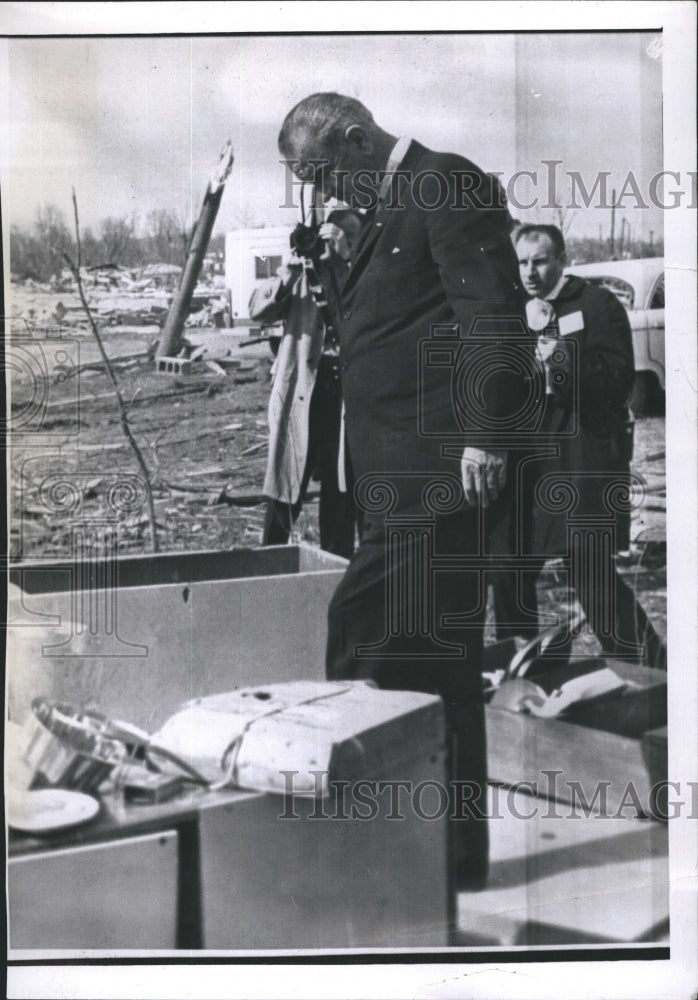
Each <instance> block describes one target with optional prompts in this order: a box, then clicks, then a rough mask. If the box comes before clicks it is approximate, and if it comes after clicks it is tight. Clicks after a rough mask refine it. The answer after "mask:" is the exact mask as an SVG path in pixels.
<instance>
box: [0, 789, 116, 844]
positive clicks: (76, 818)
mask: <svg viewBox="0 0 698 1000" xmlns="http://www.w3.org/2000/svg"><path fill="white" fill-rule="evenodd" d="M5 809H6V816H7V825H8V826H11V827H12V828H13V829H14V830H22V831H23V832H24V833H48V832H49V831H53V830H62V829H64V828H65V827H67V826H77V825H78V824H79V823H86V822H87V821H88V820H90V819H93V818H94V817H95V816H96V815H97V813H98V812H99V802H98V801H97V800H96V799H93V798H92V796H91V795H85V794H84V793H83V792H69V791H67V790H66V789H63V788H42V789H41V790H39V791H36V792H20V791H16V790H11V791H9V792H8V795H7V799H6V801H5Z"/></svg>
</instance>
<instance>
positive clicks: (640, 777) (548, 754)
mask: <svg viewBox="0 0 698 1000" xmlns="http://www.w3.org/2000/svg"><path fill="white" fill-rule="evenodd" d="M608 665H609V666H610V667H611V669H612V670H614V671H615V672H616V673H617V674H619V676H621V677H622V678H624V679H627V680H628V681H629V682H630V683H631V684H632V685H633V686H631V687H629V688H628V689H627V691H626V692H624V693H623V694H622V695H611V696H609V697H608V698H600V699H596V700H593V701H588V702H583V703H580V704H579V705H576V706H574V707H573V708H571V709H570V710H568V712H567V713H566V714H565V715H564V716H561V717H559V718H550V719H543V718H536V717H535V716H533V715H525V714H521V713H518V712H514V711H509V710H507V709H504V708H498V707H495V706H494V705H488V706H487V708H486V720H487V747H488V776H489V778H490V780H492V781H501V782H503V783H504V784H507V785H515V784H516V783H517V782H522V781H525V782H535V783H536V786H537V789H538V792H539V794H541V795H550V796H551V797H553V798H555V799H557V800H559V801H561V802H567V803H570V804H572V805H575V806H576V807H577V808H579V806H580V803H581V802H582V801H583V800H584V801H587V802H592V801H593V799H594V796H595V794H596V792H597V790H600V794H601V795H602V797H603V798H602V800H601V801H604V800H605V807H604V808H605V810H606V811H607V812H608V813H609V814H611V815H614V814H616V812H617V810H618V809H620V808H621V807H623V805H625V807H626V815H631V814H637V813H638V812H640V811H641V812H642V813H643V814H645V815H647V816H651V815H653V814H654V813H655V812H656V809H655V804H654V798H653V795H652V787H653V785H654V784H655V783H656V781H657V780H660V778H659V769H658V768H656V767H655V768H653V771H652V773H650V770H649V768H648V766H647V762H646V751H645V752H644V753H643V745H642V740H641V737H642V734H643V733H644V732H645V731H646V730H648V729H651V728H653V727H656V726H659V725H662V724H663V723H666V717H667V686H666V680H667V678H666V673H664V672H663V671H659V670H651V669H649V668H647V667H640V666H635V665H634V664H628V663H622V662H620V661H613V660H609V661H608ZM587 666H588V669H589V670H592V669H594V668H595V667H598V662H597V661H594V660H590V661H589V662H588V664H587ZM567 672H568V673H569V670H568V671H567ZM528 676H529V675H528V674H527V675H526V677H527V679H528ZM551 676H552V673H551ZM545 677H546V675H545V674H544V673H543V674H539V675H533V676H531V678H530V679H531V680H532V681H533V682H534V683H536V684H539V685H541V684H542V683H543V679H544V678H545ZM546 683H547V685H548V687H549V688H551V685H552V686H553V687H554V685H555V682H554V681H551V680H550V678H548V680H547V681H546ZM503 687H504V685H502V689H503ZM553 771H557V772H560V773H559V774H556V775H552V774H550V775H548V774H546V772H553ZM663 776H664V779H666V772H664V775H663Z"/></svg>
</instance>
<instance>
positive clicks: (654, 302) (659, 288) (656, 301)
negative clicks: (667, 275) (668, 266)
mask: <svg viewBox="0 0 698 1000" xmlns="http://www.w3.org/2000/svg"><path fill="white" fill-rule="evenodd" d="M649 307H650V309H663V308H664V275H662V276H661V277H660V278H659V280H658V281H657V284H656V285H655V286H654V291H653V292H652V298H651V299H650V305H649Z"/></svg>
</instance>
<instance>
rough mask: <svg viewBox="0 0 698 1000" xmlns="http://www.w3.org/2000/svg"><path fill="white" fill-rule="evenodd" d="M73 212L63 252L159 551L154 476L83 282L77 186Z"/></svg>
mask: <svg viewBox="0 0 698 1000" xmlns="http://www.w3.org/2000/svg"><path fill="white" fill-rule="evenodd" d="M73 212H74V215H75V240H76V257H75V260H73V258H72V257H71V256H70V254H69V253H67V252H66V251H62V253H63V257H64V259H65V261H66V263H67V264H68V267H69V268H70V270H71V271H72V273H73V277H74V278H75V283H76V285H77V289H78V295H79V296H80V302H81V303H82V308H83V309H84V310H85V314H86V316H87V319H88V321H89V324H90V329H91V330H92V333H93V335H94V338H95V340H96V341H97V347H98V348H99V353H100V354H101V355H102V361H103V362H104V367H105V368H106V371H107V375H108V376H109V381H110V382H111V384H112V388H113V389H114V392H115V394H116V402H117V405H118V407H119V417H120V419H121V428H122V430H123V432H124V435H125V436H126V439H127V440H128V443H129V444H130V445H131V450H132V451H133V454H134V455H135V458H136V461H137V462H138V466H139V468H140V470H141V472H142V473H143V480H144V484H145V493H146V499H147V503H148V514H149V517H150V541H151V548H152V550H153V552H157V551H159V545H158V536H157V524H156V520H155V505H154V503H153V486H152V482H151V479H150V470H149V469H148V466H147V465H146V461H145V459H144V458H143V452H142V451H141V449H140V447H139V445H138V442H137V441H136V439H135V437H134V436H133V432H132V430H131V425H130V424H129V420H128V410H127V408H126V404H125V403H124V400H123V396H122V395H121V390H120V389H119V383H118V382H117V380H116V375H115V374H114V369H113V368H112V365H111V362H110V361H109V356H108V355H107V352H106V351H105V349H104V344H103V343H102V338H101V336H100V333H99V329H98V327H97V324H96V323H95V320H94V317H93V315H92V310H91V309H90V306H89V304H88V301H87V297H86V295H85V289H84V287H83V283H82V277H81V275H80V266H81V258H82V247H81V242H80V223H79V219H78V199H77V196H76V194H75V190H74V189H73Z"/></svg>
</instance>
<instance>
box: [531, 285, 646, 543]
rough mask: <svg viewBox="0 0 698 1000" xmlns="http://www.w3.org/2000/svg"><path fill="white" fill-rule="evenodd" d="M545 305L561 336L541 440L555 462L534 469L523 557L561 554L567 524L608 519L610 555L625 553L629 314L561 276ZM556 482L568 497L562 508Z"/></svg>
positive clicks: (605, 293)
mask: <svg viewBox="0 0 698 1000" xmlns="http://www.w3.org/2000/svg"><path fill="white" fill-rule="evenodd" d="M552 305H553V307H554V309H555V315H556V318H557V320H558V321H561V329H560V333H561V334H562V335H561V336H560V348H559V354H558V353H557V352H556V355H554V356H553V358H554V359H555V358H557V363H555V360H553V363H552V364H551V365H550V370H551V373H552V375H553V382H552V385H553V394H552V396H551V397H550V398H549V400H548V407H547V409H546V413H545V419H544V422H543V425H542V427H541V431H542V435H541V438H542V441H543V442H545V440H546V435H551V436H550V437H548V439H547V440H548V443H549V444H554V446H555V448H554V450H555V451H556V452H557V454H556V455H554V456H551V457H550V458H548V459H546V460H544V461H543V462H541V463H540V464H539V465H538V464H534V466H533V470H534V471H535V473H536V477H537V479H538V487H537V492H536V493H534V497H533V503H532V506H531V512H532V515H533V523H532V532H533V534H532V538H531V544H530V551H531V553H533V554H536V555H545V556H558V555H564V554H566V552H567V533H568V521H569V519H570V518H580V517H583V518H591V519H592V521H593V520H598V523H599V526H600V527H602V526H603V524H604V523H607V521H608V518H609V517H613V518H614V519H615V525H616V543H617V547H618V548H627V546H628V544H629V530H630V513H629V505H628V503H627V500H628V498H627V496H625V495H624V494H625V492H626V489H625V488H626V487H627V484H628V481H629V479H628V477H629V464H630V458H631V456H632V444H633V442H632V424H631V423H630V422H629V414H628V409H627V400H628V397H629V395H630V392H631V391H632V387H633V379H634V376H635V366H634V358H633V341H632V334H631V330H630V321H629V319H628V314H627V312H626V311H625V309H624V308H623V306H622V305H621V303H620V302H619V301H618V299H617V298H616V296H615V295H614V294H613V292H611V291H609V290H608V289H606V288H599V287H597V286H596V285H592V284H590V283H589V282H587V281H583V280H582V279H581V278H577V277H575V276H568V278H567V281H566V283H565V285H564V286H563V288H562V290H561V292H560V294H559V295H558V297H557V298H556V299H555V301H554V302H553V303H552ZM565 320H566V321H567V323H566V326H565ZM565 330H567V331H568V332H565ZM556 482H558V483H562V482H564V483H565V484H569V487H570V489H571V493H570V494H569V502H565V503H563V504H562V507H561V506H560V504H559V503H557V502H556V498H555V483H556ZM528 492H529V491H528V490H524V494H523V495H524V497H525V496H526V494H527V493H528ZM559 499H560V500H562V494H560V495H559Z"/></svg>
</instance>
